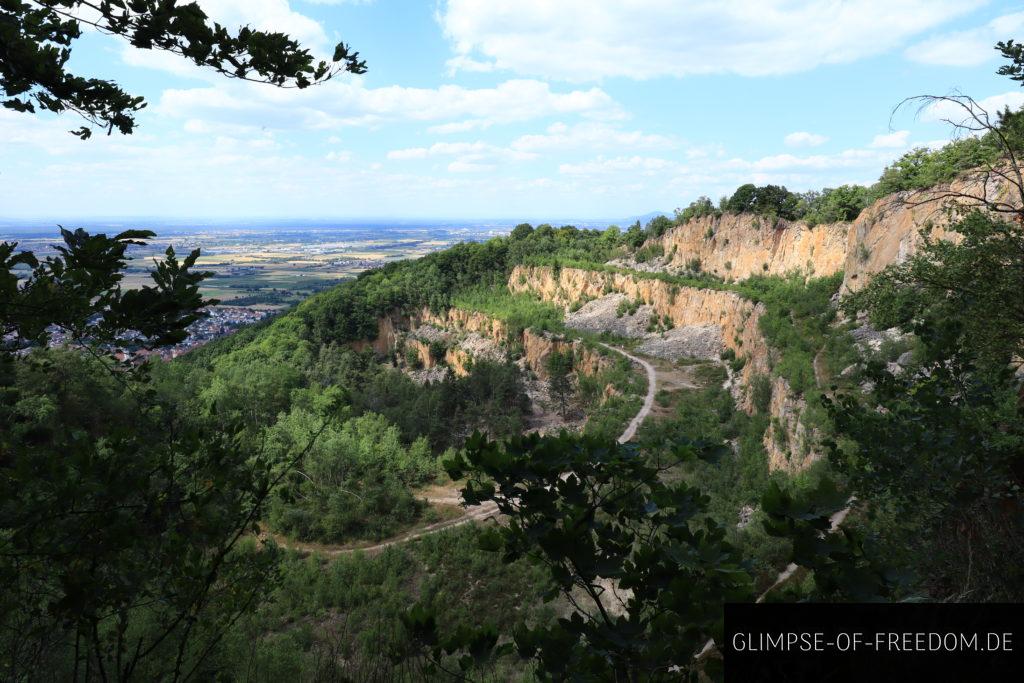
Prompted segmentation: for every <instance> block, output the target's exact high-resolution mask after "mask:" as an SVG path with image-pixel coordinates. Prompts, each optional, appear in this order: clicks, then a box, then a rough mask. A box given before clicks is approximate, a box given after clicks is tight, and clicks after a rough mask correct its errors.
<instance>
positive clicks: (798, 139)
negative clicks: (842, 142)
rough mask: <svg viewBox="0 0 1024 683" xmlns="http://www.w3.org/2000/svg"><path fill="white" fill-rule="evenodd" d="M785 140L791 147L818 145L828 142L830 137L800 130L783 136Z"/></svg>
mask: <svg viewBox="0 0 1024 683" xmlns="http://www.w3.org/2000/svg"><path fill="white" fill-rule="evenodd" d="M783 142H785V143H786V145H787V146H789V147H817V146H819V145H823V144H825V143H826V142H828V138H827V137H825V136H824V135H819V134H817V133H808V132H807V131H803V130H799V131H797V132H795V133H790V134H789V135H787V136H786V137H785V138H783Z"/></svg>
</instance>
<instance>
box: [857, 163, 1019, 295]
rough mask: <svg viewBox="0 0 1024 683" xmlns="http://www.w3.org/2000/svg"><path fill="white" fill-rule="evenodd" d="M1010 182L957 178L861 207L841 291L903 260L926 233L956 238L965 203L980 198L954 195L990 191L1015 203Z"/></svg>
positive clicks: (969, 203) (867, 279) (934, 237)
mask: <svg viewBox="0 0 1024 683" xmlns="http://www.w3.org/2000/svg"><path fill="white" fill-rule="evenodd" d="M1009 191H1010V187H1009V184H1007V183H996V182H990V183H989V184H988V185H987V186H986V185H983V184H982V183H981V182H979V181H977V180H971V179H966V180H957V181H954V182H953V183H948V184H945V185H940V186H938V187H935V188H933V189H931V190H928V191H923V192H914V193H909V192H902V193H899V194H895V195H891V196H889V197H884V198H882V199H880V200H878V201H877V202H875V203H874V204H872V205H871V206H869V207H868V208H867V209H865V210H864V211H862V212H861V214H860V216H858V217H857V220H856V221H854V222H853V225H852V226H851V228H850V232H849V235H848V237H847V244H846V263H845V265H844V266H843V273H844V278H843V290H842V291H843V292H844V293H847V292H854V291H857V290H858V289H861V288H862V287H864V285H866V284H867V283H868V282H869V281H870V279H871V276H872V275H874V274H875V273H878V272H880V271H882V270H884V269H885V268H886V266H889V265H891V264H894V263H902V262H903V261H905V260H907V258H909V257H910V256H912V255H913V254H914V253H915V252H916V251H917V250H918V248H919V247H920V245H921V243H922V241H923V237H922V231H923V232H924V234H926V235H928V236H929V237H930V238H931V239H936V240H956V239H958V238H959V236H958V235H957V234H956V233H955V232H952V231H951V230H950V229H949V226H950V224H951V223H952V222H955V221H956V220H957V219H958V218H959V216H960V214H961V213H962V212H963V210H964V207H965V206H967V205H976V204H977V203H976V202H973V201H970V200H966V199H963V198H960V199H954V198H953V197H952V196H951V195H969V196H987V197H989V198H991V199H997V200H1000V201H1006V202H1008V203H1010V204H1017V203H1018V202H1015V201H1014V200H1013V199H1012V198H1011V197H1010V196H1009Z"/></svg>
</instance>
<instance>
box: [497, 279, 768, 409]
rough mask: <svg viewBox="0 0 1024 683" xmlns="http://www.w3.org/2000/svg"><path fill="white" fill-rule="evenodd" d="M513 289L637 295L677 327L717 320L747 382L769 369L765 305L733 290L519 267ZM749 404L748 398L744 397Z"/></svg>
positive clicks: (575, 296) (564, 299) (576, 295)
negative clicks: (763, 327)
mask: <svg viewBox="0 0 1024 683" xmlns="http://www.w3.org/2000/svg"><path fill="white" fill-rule="evenodd" d="M509 288H510V289H511V290H512V291H513V292H534V293H536V294H538V295H540V297H541V298H543V299H544V300H546V301H551V302H553V303H556V304H560V305H562V306H565V307H569V306H570V305H572V303H573V302H575V301H580V300H582V299H585V298H597V297H600V296H603V295H605V294H608V293H611V292H618V293H621V294H624V295H626V296H627V297H628V298H630V299H632V300H634V301H636V300H639V301H641V302H643V303H644V304H646V305H648V306H650V307H651V308H652V309H653V312H654V314H655V315H657V316H659V317H662V316H666V315H667V316H668V317H669V318H670V319H671V320H672V323H673V324H674V325H675V326H676V327H685V326H690V325H716V326H718V327H719V328H720V329H721V330H722V343H723V345H724V346H725V347H726V348H729V349H732V350H733V351H734V352H735V353H736V355H737V356H742V357H745V358H746V359H747V363H746V365H745V366H744V368H743V371H742V379H743V382H744V383H746V382H747V381H748V380H749V379H750V377H751V376H752V375H753V374H755V373H758V372H760V373H765V372H767V371H768V346H767V344H766V343H765V341H764V337H763V336H761V331H760V329H759V328H758V319H759V318H760V316H761V314H762V313H763V311H764V307H763V306H760V305H757V304H754V303H753V302H751V301H750V300H748V299H745V298H744V297H742V296H740V295H739V294H736V293H735V292H728V291H721V290H714V289H697V288H695V287H680V286H678V285H673V284H669V283H667V282H665V281H663V280H658V279H655V278H638V277H636V276H634V275H631V274H628V273H611V272H602V271H594V270H582V269H580V268H560V269H558V270H557V271H556V269H554V268H552V267H551V266H517V267H516V268H514V269H513V271H512V274H511V276H510V277H509ZM743 402H744V405H745V407H747V408H748V409H749V400H748V399H747V398H745V397H744V398H743Z"/></svg>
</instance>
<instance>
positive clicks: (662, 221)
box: [644, 215, 675, 238]
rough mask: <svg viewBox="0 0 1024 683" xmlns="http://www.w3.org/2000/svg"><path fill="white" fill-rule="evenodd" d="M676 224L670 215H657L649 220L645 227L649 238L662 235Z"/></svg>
mask: <svg viewBox="0 0 1024 683" xmlns="http://www.w3.org/2000/svg"><path fill="white" fill-rule="evenodd" d="M674 226H675V223H673V222H672V219H671V218H669V217H668V216H660V215H659V216H655V217H654V218H652V219H651V220H649V221H647V225H646V226H645V227H644V231H645V232H646V233H647V237H648V238H652V237H655V238H656V237H661V236H662V235H664V234H665V233H666V232H668V231H669V230H671V229H672V228H673V227H674Z"/></svg>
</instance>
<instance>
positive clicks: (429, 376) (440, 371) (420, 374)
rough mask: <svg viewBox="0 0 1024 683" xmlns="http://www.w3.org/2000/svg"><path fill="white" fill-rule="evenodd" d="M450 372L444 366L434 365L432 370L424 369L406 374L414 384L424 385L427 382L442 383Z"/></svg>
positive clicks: (409, 371)
mask: <svg viewBox="0 0 1024 683" xmlns="http://www.w3.org/2000/svg"><path fill="white" fill-rule="evenodd" d="M449 372H451V370H449V369H448V367H447V366H444V365H435V366H434V367H432V368H425V369H423V370H408V371H407V373H408V375H409V378H410V379H412V381H413V382H416V384H421V385H422V384H426V383H427V382H443V381H444V380H445V379H446V378H447V377H448V373H449Z"/></svg>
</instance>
